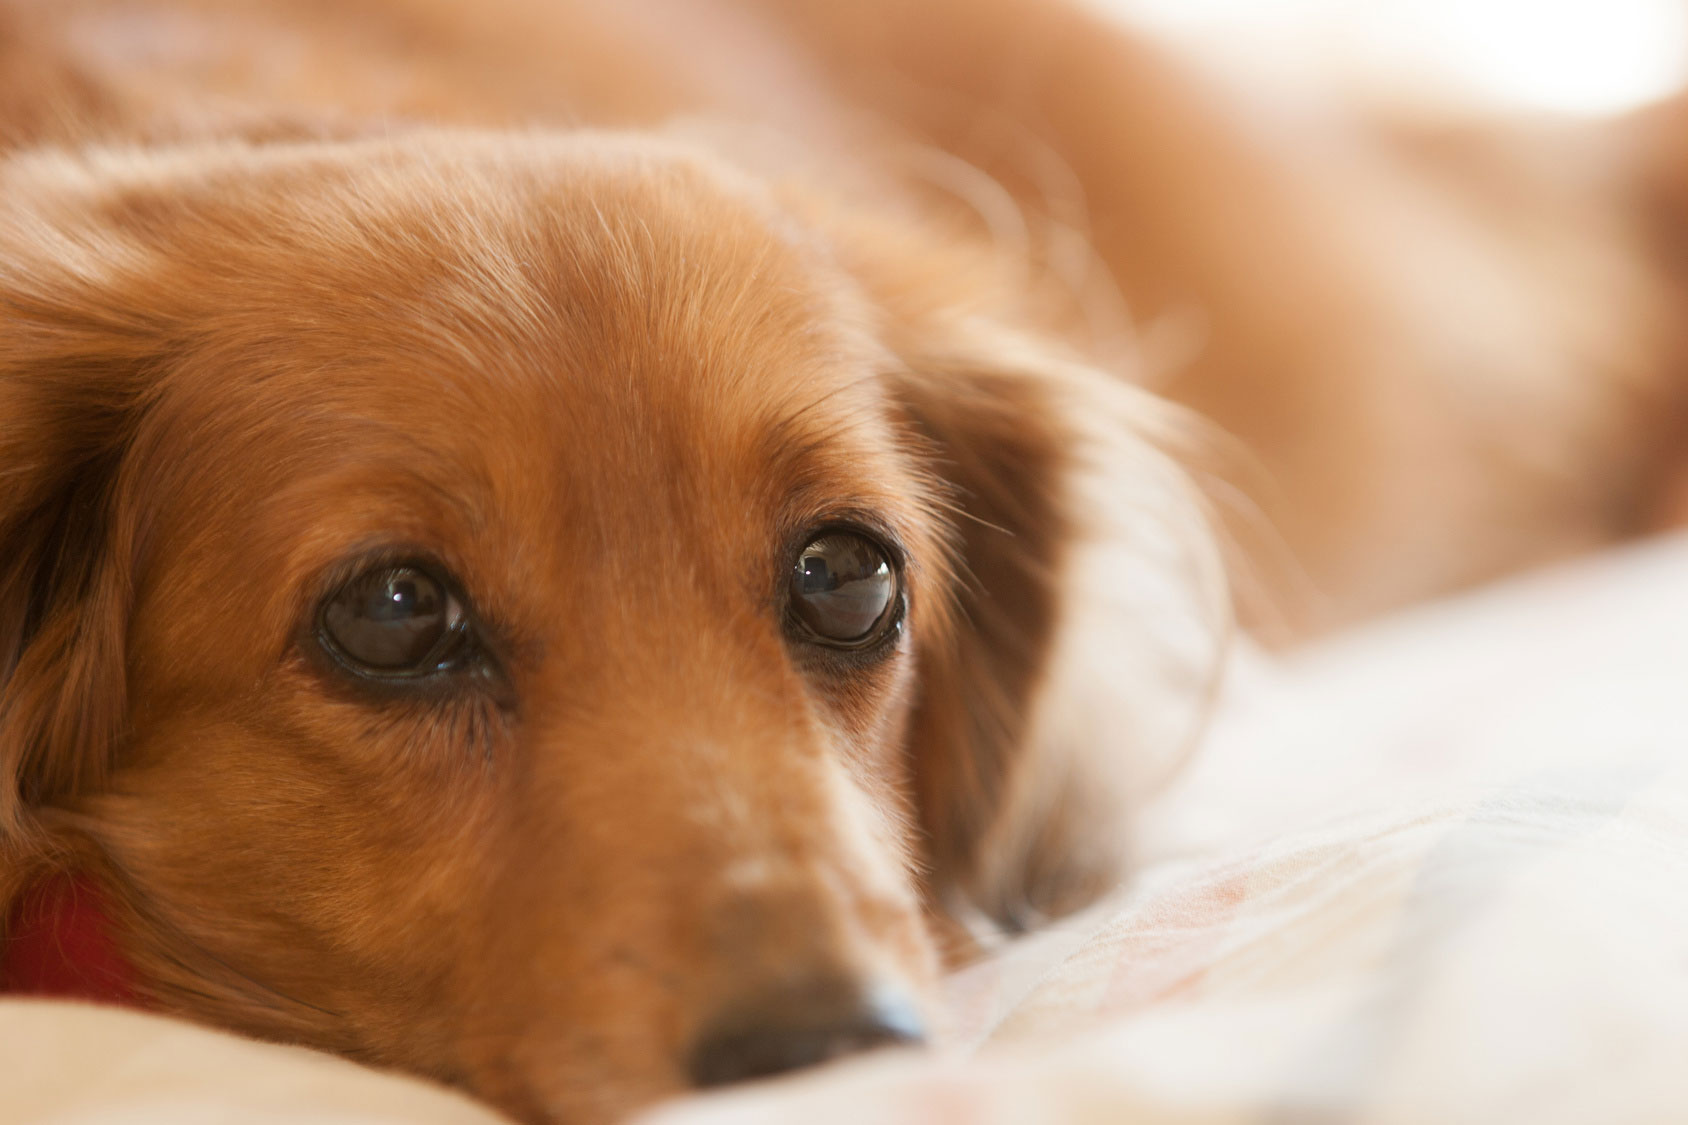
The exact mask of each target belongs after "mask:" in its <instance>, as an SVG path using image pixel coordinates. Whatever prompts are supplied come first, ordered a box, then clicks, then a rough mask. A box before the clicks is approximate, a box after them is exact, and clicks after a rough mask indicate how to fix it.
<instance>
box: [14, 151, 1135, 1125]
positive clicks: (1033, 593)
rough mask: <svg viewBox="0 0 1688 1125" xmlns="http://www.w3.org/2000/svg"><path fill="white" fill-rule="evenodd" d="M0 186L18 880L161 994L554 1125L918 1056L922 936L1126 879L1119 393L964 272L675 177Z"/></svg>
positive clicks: (297, 174) (447, 169) (365, 162)
mask: <svg viewBox="0 0 1688 1125" xmlns="http://www.w3.org/2000/svg"><path fill="white" fill-rule="evenodd" d="M0 177H3V178H4V180H5V182H4V185H3V189H0V199H3V200H4V202H3V203H0V481H3V482H4V488H3V491H0V541H3V542H4V544H5V551H4V555H3V556H0V768H3V770H4V778H5V785H4V789H3V791H0V833H3V835H0V845H3V847H4V852H3V853H0V860H3V861H4V863H5V864H6V865H8V869H7V870H8V874H7V880H0V887H4V886H6V885H7V882H8V881H9V890H10V891H12V892H15V891H17V890H18V889H19V887H20V886H21V885H22V883H23V882H24V881H25V879H26V878H27V877H28V875H29V874H30V873H31V872H34V871H37V870H39V869H40V868H41V867H42V865H43V864H45V863H47V862H49V860H50V859H53V858H54V857H57V858H56V861H57V862H61V863H62V862H72V863H76V864H80V865H82V866H83V867H84V868H85V869H86V871H87V872H88V873H89V875H90V877H91V878H94V879H95V880H97V881H98V882H99V883H100V884H101V885H103V886H104V888H105V889H106V892H107V894H108V896H109V901H110V903H111V911H112V913H113V916H114V919H115V922H116V928H117V931H118V934H119V944H120V945H121V947H122V949H123V952H124V954H125V956H126V957H127V958H128V960H129V961H130V962H131V963H132V964H133V966H134V968H135V971H136V974H137V979H138V987H139V989H140V991H141V992H142V994H143V995H144V996H145V997H146V998H147V1000H148V1001H149V1002H150V1003H152V1004H155V1005H157V1006H159V1007H161V1008H164V1009H166V1010H173V1011H179V1012H185V1013H188V1014H192V1015H195V1016H197V1017H199V1018H204V1019H209V1020H212V1021H215V1022H219V1023H223V1024H225V1025H229V1026H232V1027H236V1028H239V1029H243V1030H246V1031H249V1032H253V1033H256V1034H260V1035H264V1036H272V1037H278V1038H283V1039H289V1040H294V1041H301V1042H306V1043H311V1044H315V1045H319V1046H323V1047H327V1048H330V1049H333V1050H338V1051H341V1052H344V1053H347V1054H350V1055H352V1056H354V1057H361V1058H367V1059H371V1060H376V1061H380V1062H383V1063H387V1064H391V1065H397V1066H402V1067H405V1068H408V1069H412V1070H415V1071H418V1072H420V1073H424V1074H428V1075H433V1076H436V1077H439V1078H442V1079H444V1080H446V1081H450V1082H453V1083H457V1084H461V1085H464V1086H466V1087H468V1088H470V1089H472V1090H475V1091H477V1092H479V1093H481V1094H482V1095H484V1096H486V1097H488V1098H490V1099H492V1100H494V1101H495V1102H497V1103H498V1104H500V1105H502V1106H504V1107H505V1108H507V1109H509V1110H511V1111H513V1112H515V1113H517V1114H519V1115H522V1116H525V1117H529V1118H536V1119H546V1118H551V1117H556V1116H568V1115H570V1114H571V1113H591V1112H601V1111H607V1110H612V1109H615V1108H618V1107H622V1106H626V1105H630V1104H634V1103H637V1102H638V1101H641V1100H644V1099H648V1098H650V1097H653V1096H657V1095H660V1094H661V1093H663V1092H665V1091H669V1090H674V1089H679V1088H681V1087H683V1086H685V1085H687V1084H690V1083H701V1084H708V1083H714V1082H720V1081H726V1080H731V1079H734V1078H739V1077H748V1076H753V1075H755V1074H759V1073H766V1072H771V1071H775V1070H779V1069H784V1068H788V1067H791V1066H795V1065H800V1064H802V1063H804V1062H808V1061H814V1060H817V1059H820V1058H824V1057H827V1056H829V1055H832V1054H836V1053H840V1052H842V1051H845V1050H850V1049H854V1048H857V1047H861V1046H868V1045H873V1044H876V1043H881V1042H898V1041H905V1040H912V1039H916V1038H918V1037H919V1036H920V1035H921V1033H922V1025H923V1022H924V1021H925V1020H926V1019H927V1016H928V1013H927V1012H925V1010H924V1006H925V999H924V998H925V996H926V995H927V992H928V988H929V985H930V983H931V981H932V978H933V974H934V972H935V968H936V965H937V963H938V955H937V948H936V947H937V942H936V940H935V939H934V936H933V929H934V927H933V921H932V920H933V918H934V917H936V916H937V915H939V914H940V913H941V912H942V911H943V910H944V909H946V908H953V907H954V906H955V905H956V904H957V903H959V902H962V901H966V900H971V901H973V902H974V903H977V904H982V905H984V906H985V907H987V909H989V910H990V911H992V912H995V913H997V914H1000V915H1009V914H1013V913H1015V912H1016V911H1017V910H1020V909H1021V908H1022V907H1023V906H1024V905H1025V904H1028V903H1029V904H1031V905H1032V906H1037V907H1048V906H1050V905H1052V904H1053V905H1058V904H1060V903H1064V902H1066V901H1068V900H1071V899H1073V898H1076V897H1080V896H1081V895H1082V893H1084V892H1085V891H1086V890H1089V889H1092V888H1093V886H1094V885H1096V882H1097V879H1098V878H1099V876H1098V874H1097V873H1098V872H1099V871H1101V870H1103V867H1104V865H1100V864H1099V863H1098V862H1097V855H1098V854H1100V852H1101V850H1102V849H1099V848H1092V849H1090V850H1088V851H1087V850H1086V849H1085V848H1084V847H1082V846H1078V845H1083V844H1086V843H1095V842H1096V839H1098V837H1096V836H1095V835H1094V834H1093V833H1090V831H1089V829H1088V828H1087V827H1085V826H1084V825H1083V824H1082V823H1081V822H1080V821H1079V820H1077V819H1075V817H1076V815H1077V814H1076V813H1075V814H1074V815H1073V816H1060V815H1056V813H1057V811H1059V809H1061V808H1066V807H1067V806H1063V805H1061V804H1060V802H1061V801H1062V800H1063V798H1062V794H1068V795H1071V794H1074V793H1077V794H1084V793H1086V792H1090V791H1091V790H1089V789H1088V788H1087V786H1088V785H1089V784H1090V783H1089V782H1088V781H1087V780H1086V778H1085V776H1084V775H1081V774H1078V773H1075V772H1074V771H1073V770H1072V769H1071V766H1072V764H1073V762H1074V761H1076V760H1077V759H1075V758H1072V757H1070V756H1069V757H1068V758H1066V759H1064V761H1065V765H1051V764H1049V763H1047V762H1044V763H1041V764H1040V763H1039V762H1038V761H1037V760H1036V757H1035V754H1034V747H1035V744H1037V743H1039V742H1040V741H1043V742H1048V741H1051V739H1052V738H1053V737H1054V736H1051V735H1048V728H1049V726H1050V724H1049V722H1048V721H1046V720H1045V719H1042V718H1040V717H1039V711H1038V709H1037V708H1036V707H1035V706H1034V704H1035V703H1036V701H1037V700H1038V699H1039V698H1041V697H1042V696H1043V695H1046V694H1047V689H1048V687H1049V684H1050V680H1051V676H1052V675H1053V674H1055V671H1054V670H1055V669H1056V668H1057V662H1058V661H1059V659H1060V658H1059V656H1058V652H1059V646H1058V644H1057V642H1058V641H1059V640H1060V638H1061V636H1062V635H1063V633H1064V631H1066V630H1069V629H1070V627H1071V625H1072V621H1073V618H1074V617H1075V616H1082V615H1084V614H1086V613H1093V612H1099V611H1098V609H1097V607H1094V606H1085V605H1079V606H1076V607H1075V606H1074V605H1072V604H1071V600H1072V599H1071V595H1070V590H1071V589H1073V588H1076V584H1075V583H1073V582H1072V581H1071V580H1070V577H1069V576H1070V558H1069V556H1070V554H1071V552H1072V549H1073V544H1074V543H1075V541H1076V537H1077V536H1078V534H1079V531H1080V529H1081V527H1082V525H1083V524H1084V523H1085V521H1086V518H1087V516H1086V513H1085V511H1084V510H1083V509H1082V507H1081V500H1082V491H1081V488H1080V485H1079V482H1080V481H1081V480H1082V479H1084V478H1085V475H1086V472H1087V458H1088V457H1089V455H1090V454H1089V453H1088V452H1087V450H1088V449H1089V443H1090V441H1091V438H1092V436H1093V433H1094V430H1095V426H1094V422H1095V419H1094V418H1087V417H1086V412H1087V410H1089V409H1090V407H1091V405H1093V404H1094V403H1096V402H1097V401H1099V399H1098V398H1097V397H1095V396H1097V395H1099V396H1101V397H1102V398H1105V397H1106V395H1107V394H1109V393H1111V392H1105V391H1101V390H1100V389H1099V387H1100V384H1101V383H1102V382H1103V380H1102V377H1101V376H1099V375H1093V374H1092V373H1088V372H1086V371H1085V370H1084V369H1083V368H1080V367H1077V366H1074V365H1071V364H1064V363H1060V362H1056V361H1054V360H1053V359H1051V358H1050V357H1049V356H1047V355H1045V354H1043V353H1042V352H1040V351H1039V350H1038V349H1036V348H1034V347H1031V346H1029V345H1025V344H1024V343H1023V342H1017V338H1016V337H1013V336H1012V335H1011V334H1010V333H1009V332H1008V331H1007V330H1006V329H1002V328H1001V327H1000V325H999V324H997V323H996V322H995V321H993V320H992V319H991V311H990V309H989V308H988V307H987V305H988V302H986V301H985V300H984V298H982V297H979V296H978V293H979V292H982V291H983V289H984V288H985V287H984V285H983V283H977V282H975V281H972V280H967V279H964V278H961V277H958V276H956V275H955V274H953V273H946V271H945V268H944V267H943V266H941V265H940V264H938V263H937V262H936V261H935V260H934V259H933V257H932V256H929V255H925V254H917V255H910V254H909V253H908V252H907V247H903V246H899V245H897V241H896V239H888V238H884V237H883V236H881V235H878V234H876V233H875V232H872V231H866V230H857V231H853V232H850V233H848V234H846V233H842V231H841V228H838V229H832V230H830V231H829V230H828V228H827V220H825V219H822V218H819V217H815V216H811V217H810V218H807V219H798V218H796V217H794V213H793V211H792V210H791V209H790V208H783V209H782V208H781V207H778V206H776V205H775V204H774V203H773V202H772V201H771V200H770V198H768V197H766V196H764V195H763V194H761V193H760V192H758V191H756V190H753V189H752V188H751V187H750V186H748V185H747V184H746V183H745V182H742V181H740V180H739V179H737V178H735V177H734V176H733V175H731V174H728V173H726V172H724V171H722V170H720V169H717V168H714V167H713V166H711V165H710V164H709V163H708V162H707V161H706V160H703V159H702V158H696V157H692V156H689V155H681V154H677V153H675V152H670V151H665V150H662V149H659V148H655V147H653V146H652V145H651V144H650V143H648V142H631V141H628V142H622V141H615V140H613V139H607V138H593V137H573V138H563V139H557V138H545V137H535V136H530V137H523V138H519V139H507V140H498V139H484V138H483V139H474V138H467V137H451V136H422V137H419V138H416V139H412V140H407V141H403V142H382V143H370V144H365V145H357V144H352V145H343V146H323V147H309V146H305V147H298V148H286V147H283V148H276V149H269V150H264V149H241V148H218V149H212V150H198V151H184V152H181V153H177V154H173V155H172V154H165V155H154V156H150V157H138V156H126V155H124V154H121V153H114V154H109V155H105V156H98V157H92V158H88V159H83V160H72V159H69V158H56V157H39V158H31V159H29V160H27V161H20V162H15V163H14V164H13V165H11V166H10V168H9V169H8V170H6V171H4V172H0ZM911 259H912V260H918V261H920V262H921V265H920V268H918V269H916V268H913V267H911V266H909V265H908V264H907V263H908V262H909V261H910V260H911ZM970 291H971V295H969V292H970ZM1087 381H1091V382H1095V383H1096V384H1097V386H1090V385H1089V382H1087ZM1093 392H1094V394H1093ZM1109 409H1111V408H1109ZM1117 577H1119V576H1116V578H1117ZM1123 580H1124V581H1127V582H1129V581H1132V578H1131V577H1130V576H1125V577H1124V579H1123ZM1104 659H1113V657H1111V656H1110V657H1105V658H1104ZM1040 731H1041V732H1043V733H1040ZM1069 734H1070V732H1069ZM1027 778H1033V779H1034V780H1031V781H1028V780H1026V779H1027ZM1093 853H1094V854H1093Z"/></svg>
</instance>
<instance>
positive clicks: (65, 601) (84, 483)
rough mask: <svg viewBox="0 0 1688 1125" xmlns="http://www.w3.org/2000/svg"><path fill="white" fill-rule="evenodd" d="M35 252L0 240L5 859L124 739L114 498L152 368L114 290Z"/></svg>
mask: <svg viewBox="0 0 1688 1125" xmlns="http://www.w3.org/2000/svg"><path fill="white" fill-rule="evenodd" d="M6 233H7V234H8V235H15V234H16V228H14V229H13V230H12V231H9V232H6ZM33 249H34V248H33V247H29V246H26V245H23V244H22V240H21V239H18V238H13V237H9V238H8V239H6V240H5V241H3V242H0V254H4V255H5V257H4V259H3V260H0V265H3V266H4V267H5V268H4V269H3V270H0V545H3V549H0V853H5V852H17V851H19V850H20V849H23V848H24V847H25V844H26V843H27V841H28V837H29V836H30V834H31V831H32V823H33V818H32V816H31V809H32V808H34V807H36V806H38V805H41V804H43V803H47V802H51V801H55V800H60V799H63V798H66V797H70V796H73V795H75V794H77V793H80V792H84V791H87V790H88V789H89V788H91V787H94V786H96V785H97V784H98V783H99V782H100V781H101V779H102V778H103V777H104V774H105V771H106V769H107V767H108V762H109V760H110V755H111V750H112V748H113V746H114V745H115V744H116V743H117V741H118V740H119V739H120V737H121V735H122V730H123V725H124V721H125V714H126V703H125V692H124V668H123V661H124V655H123V650H124V632H125V627H126V620H127V615H128V602H129V590H128V586H129V578H128V572H127V568H126V566H125V565H124V564H123V560H122V558H121V557H120V556H119V555H118V554H117V553H114V552H113V551H112V550H111V549H110V544H111V539H112V505H111V494H112V489H113V485H114V480H115V474H116V471H117V467H118V465H119V462H120V460H121V457H122V452H123V448H124V444H125V442H126V440H127V434H128V433H129V430H130V420H131V418H132V417H133V414H134V412H135V410H136V407H137V404H138V402H139V398H140V385H141V383H142V376H143V373H144V370H145V368H146V365H147V362H148V359H147V356H148V354H149V352H148V350H147V348H146V347H145V345H144V344H143V341H142V336H143V335H144V333H142V332H140V331H138V326H137V325H136V323H134V321H133V320H132V318H131V317H130V316H128V315H126V314H122V312H121V310H118V309H115V308H113V307H111V306H112V297H111V295H110V290H109V288H108V287H107V286H105V285H103V284H96V283H95V282H94V281H93V279H92V278H91V277H88V276H84V277H83V278H81V279H78V277H77V276H76V271H75V270H69V269H65V268H61V267H62V263H57V264H49V265H41V266H38V265H37V263H39V262H41V261H42V259H41V258H38V257H35V255H34V254H33V253H32V250H33ZM32 259H33V261H32ZM3 866H4V864H0V867H3Z"/></svg>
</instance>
